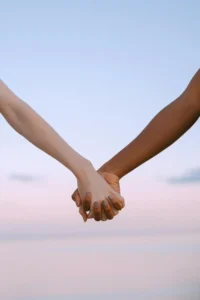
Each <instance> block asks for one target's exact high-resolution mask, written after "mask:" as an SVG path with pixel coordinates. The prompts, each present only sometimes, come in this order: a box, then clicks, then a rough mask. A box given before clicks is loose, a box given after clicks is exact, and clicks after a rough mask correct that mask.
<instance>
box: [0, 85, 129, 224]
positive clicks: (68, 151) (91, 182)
mask: <svg viewBox="0 0 200 300" xmlns="http://www.w3.org/2000/svg"><path fill="white" fill-rule="evenodd" d="M0 113H1V114H2V116H3V117H4V118H5V119H6V120H7V122H8V123H9V124H10V126H11V127H12V128H13V129H14V130H16V131H17V132H18V133H19V134H20V135H22V136H23V137H24V138H26V139H27V140H28V141H29V142H31V143H32V144H33V145H35V146H36V147H37V148H39V149H41V150H42V151H44V152H45V153H47V154H48V155H50V156H51V157H53V158H54V159H56V160H57V161H59V162H60V163H61V164H62V165H63V166H65V167H66V168H68V169H69V170H70V171H71V172H72V173H73V174H74V175H75V177H76V178H77V183H78V188H79V193H80V195H81V197H82V198H83V199H84V198H85V196H86V198H88V197H89V199H90V203H91V206H92V207H93V210H94V211H95V212H96V210H98V208H99V207H101V206H102V205H103V207H105V210H104V211H103V213H101V214H95V219H96V221H100V220H101V219H103V220H107V218H109V219H112V218H113V217H114V216H115V215H116V214H117V213H118V211H119V210H121V209H122V208H123V207H124V199H123V197H122V196H121V195H120V194H119V193H117V192H116V191H115V190H114V189H113V188H112V187H111V186H110V185H109V184H108V183H107V182H106V181H105V180H104V179H103V178H102V176H100V175H99V174H98V173H97V172H96V171H95V169H94V167H93V165H92V164H91V162H90V161H89V160H87V159H86V158H84V157H82V156H81V155H80V154H79V153H77V152H76V151H75V150H74V149H73V148H72V147H70V146H69V145H68V144H67V143H66V142H65V141H64V140H63V139H62V138H61V137H60V136H59V135H58V134H57V133H56V132H55V130H54V129H53V128H52V127H51V126H50V125H49V124H48V123H47V122H46V121H45V120H44V119H43V118H42V117H40V116H39V115H38V114H37V113H36V112H35V111H34V110H33V109H32V108H31V107H30V106H29V105H28V104H26V103H25V102H24V101H23V100H21V99H20V98H19V97H17V96H16V95H15V94H14V93H13V92H12V91H11V90H10V89H9V88H8V87H7V86H6V85H5V84H4V83H3V81H1V80H0ZM108 208H109V213H108V214H106V212H107V210H108ZM92 216H93V215H92Z"/></svg>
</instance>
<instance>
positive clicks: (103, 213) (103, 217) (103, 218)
mask: <svg viewBox="0 0 200 300" xmlns="http://www.w3.org/2000/svg"><path fill="white" fill-rule="evenodd" d="M107 220H108V218H107V216H106V214H105V212H104V209H103V208H102V210H101V221H107Z"/></svg>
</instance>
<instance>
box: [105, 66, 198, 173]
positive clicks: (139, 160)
mask: <svg viewBox="0 0 200 300" xmlns="http://www.w3.org/2000/svg"><path fill="white" fill-rule="evenodd" d="M199 116H200V70H198V72H197V73H196V74H195V75H194V77H193V78H192V80H191V81H190V83H189V85H188V87H187V88H186V90H185V91H184V92H183V94H182V95H181V96H180V97H178V98H177V99H176V100H175V101H173V102H172V103H171V104H169V105H168V106H167V107H165V108H164V109H163V110H162V111H161V112H159V113H158V114H157V115H156V116H155V117H154V119H153V120H152V121H151V122H150V123H149V124H148V125H147V127H146V128H145V129H144V130H143V131H142V132H141V133H140V134H139V135H138V136H137V137H136V138H135V139H134V140H133V141H132V142H131V143H130V144H129V145H127V146H126V147H125V148H124V149H123V150H121V151H120V152H119V153H118V154H116V155H115V156H114V157H113V158H112V159H111V160H109V161H108V162H107V163H105V164H104V165H103V166H102V167H101V168H100V171H101V172H109V173H114V174H116V175H117V176H118V177H119V178H122V177H123V176H125V175H126V174H128V173H129V172H131V171H132V170H134V169H135V168H137V167H138V166H140V165H141V164H143V163H144V162H146V161H148V160H149V159H151V158H152V157H154V156H155V155H157V154H158V153H160V152H161V151H163V150H164V149H166V148H167V147H169V146H170V145H171V144H173V143H174V142H175V141H176V140H178V139H179V138H180V137H181V136H182V135H183V134H184V133H185V132H186V131H187V130H188V129H189V128H190V127H191V126H192V125H193V124H194V123H195V122H196V121H197V120H198V118H199Z"/></svg>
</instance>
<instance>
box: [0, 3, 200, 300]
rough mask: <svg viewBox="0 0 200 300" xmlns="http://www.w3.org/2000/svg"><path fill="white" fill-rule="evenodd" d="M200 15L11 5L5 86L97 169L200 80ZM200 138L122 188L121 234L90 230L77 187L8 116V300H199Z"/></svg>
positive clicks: (4, 201) (4, 156) (191, 137)
mask: <svg viewBox="0 0 200 300" xmlns="http://www.w3.org/2000/svg"><path fill="white" fill-rule="evenodd" d="M199 11H200V2H199V1H197V0H193V1H189V0H186V1H182V0H177V1H173V0H170V1H158V0H151V1H131V0H123V1H120V0H109V1H108V0H107V1H106V0H101V1H90V0H86V1H81V0H77V1H64V0H58V1H45V0H43V1H39V0H35V1H25V0H18V1H14V0H7V1H1V3H0V25H1V26H0V41H1V43H0V44H1V47H0V79H2V80H3V81H4V82H5V83H6V84H7V85H8V86H9V87H10V88H11V89H12V90H13V91H14V92H15V93H16V95H18V96H19V97H20V98H22V99H23V100H24V101H26V102H27V103H28V104H29V105H30V106H31V107H33V108H34V109H35V110H36V111H37V112H38V113H39V114H40V115H41V116H42V117H43V118H44V119H45V120H46V121H47V122H48V123H49V124H51V125H52V126H53V127H54V128H55V130H56V131H57V132H58V133H59V134H60V135H61V136H62V137H63V138H64V139H65V140H66V141H67V142H68V143H69V144H70V145H71V146H72V147H73V148H74V149H75V150H77V151H78V152H80V153H81V154H82V155H83V156H85V157H87V158H88V159H90V160H91V161H92V163H93V164H94V166H95V167H96V168H99V167H100V166H101V164H103V163H104V162H105V161H107V160H108V159H109V158H111V157H112V156H113V155H114V154H116V153H117V152H118V151H119V150H121V149H122V148H123V147H124V146H126V145H127V144H128V143H129V142H130V141H131V140H133V139H134V138H135V137H136V136H137V135H138V134H139V133H140V132H141V130H143V128H144V127H145V126H146V125H147V124H148V122H149V121H150V120H151V119H152V118H153V117H154V116H155V115H156V114H157V113H158V112H159V111H160V110H161V109H162V108H164V107H165V106H166V105H167V104H169V103H170V102H171V101H173V100H174V99H175V98H177V97H178V96H179V95H180V94H181V93H182V91H183V90H184V89H185V88H186V86H187V84H188V83H189V81H190V79H191V78H192V76H193V75H194V73H195V72H196V71H197V70H198V69H199V67H200V39H199V29H200V18H199ZM199 137H200V123H199V122H197V123H196V124H195V125H194V126H193V127H192V129H191V130H190V131H189V132H188V133H187V134H185V135H184V136H183V137H182V138H181V139H180V140H179V141H178V142H177V143H175V144H174V145H173V146H172V147H170V148H169V149H167V150H166V151H164V152H163V153H162V154H160V155H158V156H157V157H156V158H154V159H152V160H151V161H149V162H147V163H145V164H144V165H143V166H141V167H140V168H138V169H137V170H135V171H133V172H132V173H131V174H129V175H127V176H126V177H125V178H123V179H122V180H121V191H122V195H123V196H124V198H125V200H126V208H125V209H124V210H123V211H122V212H120V214H119V215H118V216H117V217H116V218H115V219H114V220H113V221H108V222H94V221H93V220H89V221H88V222H87V223H86V224H84V223H83V220H82V218H81V217H80V215H79V214H78V210H77V208H76V206H75V205H74V203H73V202H72V200H71V194H72V192H73V191H74V189H75V188H76V179H75V178H74V176H73V175H72V174H71V173H70V172H69V171H68V170H66V169H65V168H64V167H63V166H62V165H60V164H59V163H58V162H57V161H55V160H53V159H52V158H51V157H48V156H47V155H46V154H44V153H43V152H41V151H40V150H38V149H37V148H36V147H34V146H33V145H31V144H30V143H29V142H28V141H26V140H25V139H24V138H22V137H21V136H20V135H19V134H17V133H16V132H15V131H14V130H13V129H12V128H11V127H10V126H9V125H8V124H7V122H6V121H5V120H4V119H3V117H1V116H0V266H1V275H0V299H5V300H64V299H65V300H68V299H69V300H86V299H87V300H90V299H93V300H102V299H103V300H107V299H108V300H135V299H137V300H161V299H162V300H179V299H180V300H187V299H191V300H197V299H199V295H200V289H199V286H200V284H199V283H200V259H199V257H200V238H199V236H200V235H199V233H200V218H199V212H200V197H199V195H200V138H199ZM133 155H134V153H133ZM63 237H64V239H63ZM185 297H186V298H185Z"/></svg>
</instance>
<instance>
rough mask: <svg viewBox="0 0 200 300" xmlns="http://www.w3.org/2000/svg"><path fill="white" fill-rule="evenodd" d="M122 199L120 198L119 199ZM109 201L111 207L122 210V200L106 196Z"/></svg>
mask: <svg viewBox="0 0 200 300" xmlns="http://www.w3.org/2000/svg"><path fill="white" fill-rule="evenodd" d="M120 198H122V197H120ZM108 199H109V201H110V202H111V203H112V205H113V207H114V208H115V209H117V210H121V209H122V208H123V204H122V200H120V199H119V198H117V197H116V196H114V195H109V196H108Z"/></svg>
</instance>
